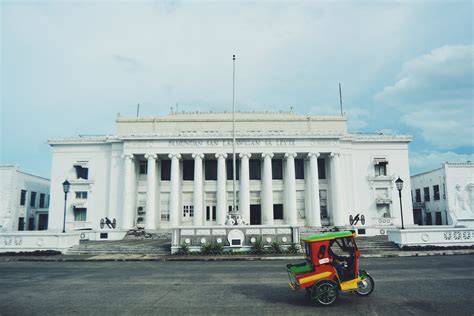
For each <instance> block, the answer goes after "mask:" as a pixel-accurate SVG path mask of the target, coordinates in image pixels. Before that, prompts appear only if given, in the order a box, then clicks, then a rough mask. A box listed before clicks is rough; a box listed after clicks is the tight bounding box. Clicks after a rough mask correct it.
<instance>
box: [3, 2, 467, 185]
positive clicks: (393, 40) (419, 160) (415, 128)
mask: <svg viewBox="0 0 474 316" xmlns="http://www.w3.org/2000/svg"><path fill="white" fill-rule="evenodd" d="M0 6H1V7H0V8H1V68H0V69H1V82H0V87H1V91H0V94H1V114H0V115H1V130H0V133H1V148H0V150H1V163H9V164H19V165H20V168H21V169H22V170H25V171H27V172H32V173H35V174H39V175H42V176H46V177H49V174H50V169H51V149H50V147H49V146H48V145H47V139H49V138H54V137H63V136H77V135H85V134H111V133H113V132H114V120H115V117H116V115H117V113H119V112H120V113H121V114H122V115H125V116H133V115H135V112H136V104H137V103H140V105H141V114H142V115H160V114H167V113H168V112H169V111H170V107H171V106H173V107H176V104H177V103H178V104H179V110H180V111H181V110H187V111H201V110H202V111H205V110H213V111H231V110H232V105H231V102H232V54H236V55H237V64H236V107H237V109H239V110H242V111H249V110H289V109H290V107H293V108H294V110H295V111H296V112H298V113H301V114H313V115H318V114H337V113H338V112H339V95H338V83H339V82H341V83H342V87H343V99H344V111H345V112H346V113H347V115H348V119H349V128H350V131H351V132H384V133H397V134H411V135H413V137H414V140H413V142H412V143H411V145H410V168H411V172H412V173H418V172H422V171H426V170H430V169H433V168H436V167H439V166H440V164H441V162H442V161H461V160H472V159H473V149H474V126H473V125H474V123H473V121H474V113H473V111H474V110H473V107H474V105H473V103H474V102H473V91H474V66H473V58H474V57H473V56H474V45H473V44H474V40H473V3H472V1H445V2H435V1H409V2H408V1H407V2H404V1H364V2H361V1H344V2H341V1H340V2H338V1H326V2H321V1H307V2H299V3H295V2H293V1H292V2H290V1H288V2H285V1H278V2H269V1H267V2H265V1H263V2H262V1H258V2H257V1H255V2H253V1H235V2H228V3H225V4H224V3H219V2H203V1H202V2H191V1H156V2H155V1H129V2H126V1H124V2H111V1H101V2H99V1H81V2H79V1H78V2H74V1H67V2H65V1H64V2H60V1H34V2H28V1H21V2H18V1H2V2H1V4H0Z"/></svg>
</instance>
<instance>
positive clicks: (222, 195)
mask: <svg viewBox="0 0 474 316" xmlns="http://www.w3.org/2000/svg"><path fill="white" fill-rule="evenodd" d="M216 158H217V195H216V198H217V203H216V204H217V205H216V208H217V212H216V213H217V214H216V217H217V218H216V221H217V225H225V219H226V214H227V175H226V165H225V160H226V158H227V154H216Z"/></svg>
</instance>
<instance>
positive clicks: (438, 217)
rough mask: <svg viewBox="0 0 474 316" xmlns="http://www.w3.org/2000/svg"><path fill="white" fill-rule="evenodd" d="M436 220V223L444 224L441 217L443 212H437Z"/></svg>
mask: <svg viewBox="0 0 474 316" xmlns="http://www.w3.org/2000/svg"><path fill="white" fill-rule="evenodd" d="M435 220H436V222H435V224H436V225H443V221H442V219H441V212H436V213H435Z"/></svg>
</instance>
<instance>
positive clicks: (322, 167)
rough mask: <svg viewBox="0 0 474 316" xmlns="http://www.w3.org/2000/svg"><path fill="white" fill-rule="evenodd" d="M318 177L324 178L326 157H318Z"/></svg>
mask: <svg viewBox="0 0 474 316" xmlns="http://www.w3.org/2000/svg"><path fill="white" fill-rule="evenodd" d="M318 179H326V159H324V158H318Z"/></svg>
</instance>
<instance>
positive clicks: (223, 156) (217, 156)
mask: <svg viewBox="0 0 474 316" xmlns="http://www.w3.org/2000/svg"><path fill="white" fill-rule="evenodd" d="M216 158H217V159H221V158H222V159H226V158H227V154H216Z"/></svg>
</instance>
